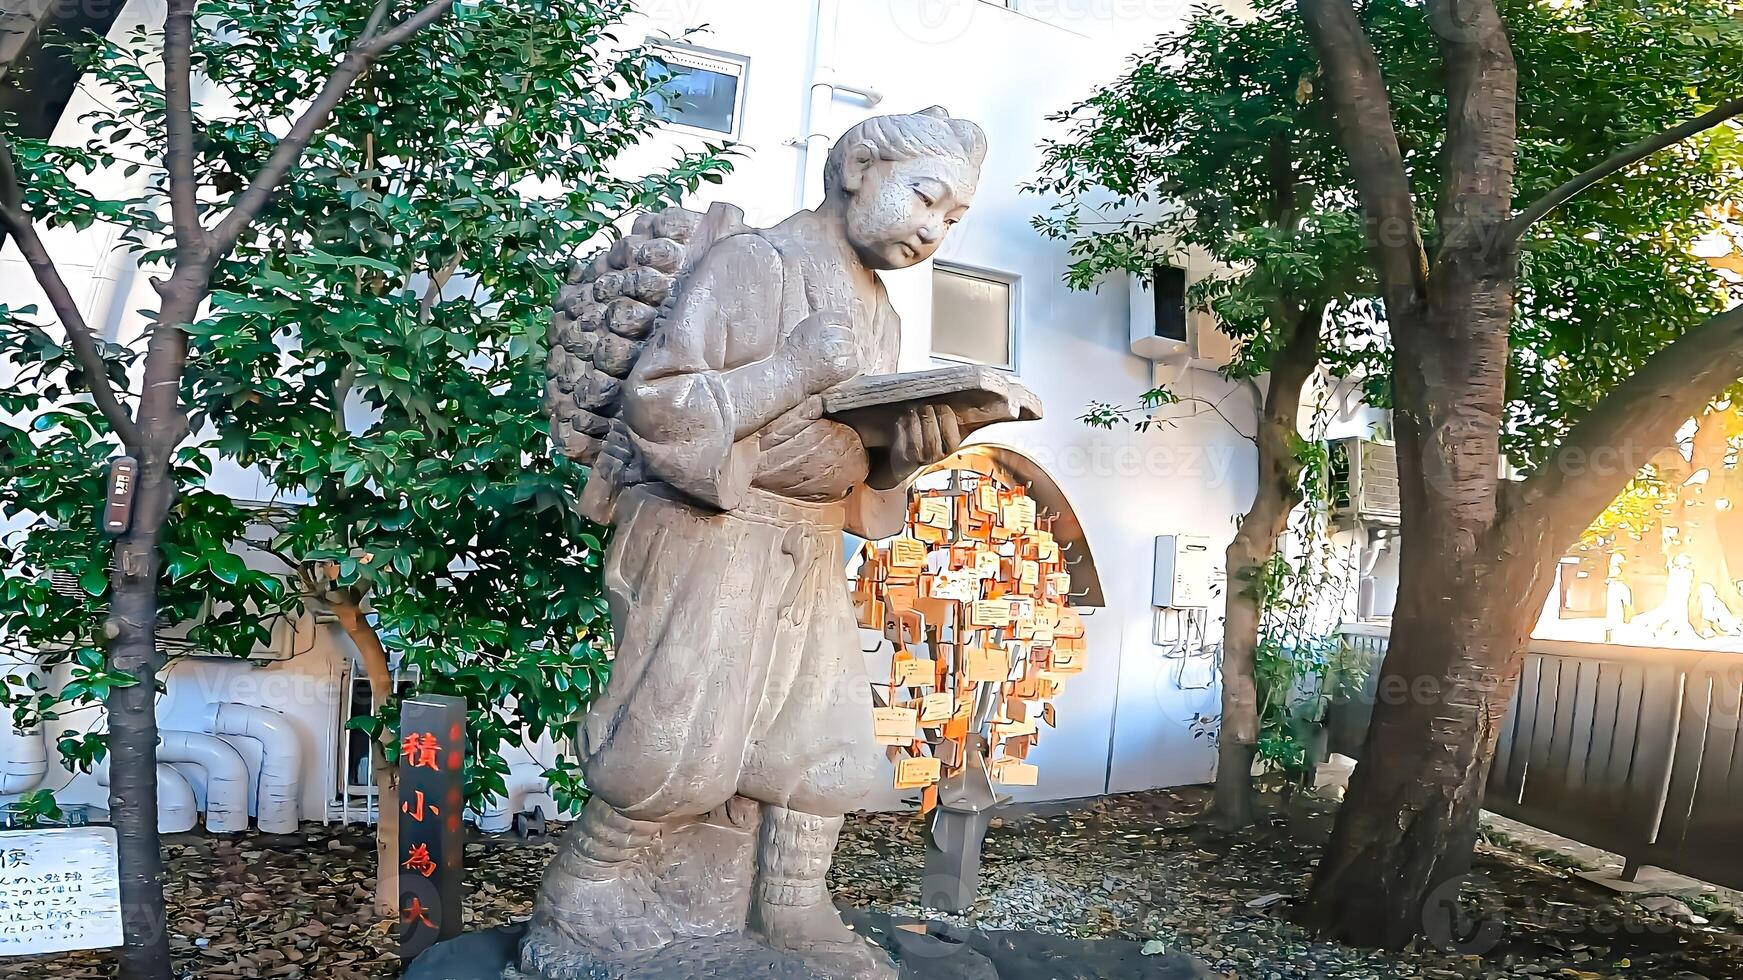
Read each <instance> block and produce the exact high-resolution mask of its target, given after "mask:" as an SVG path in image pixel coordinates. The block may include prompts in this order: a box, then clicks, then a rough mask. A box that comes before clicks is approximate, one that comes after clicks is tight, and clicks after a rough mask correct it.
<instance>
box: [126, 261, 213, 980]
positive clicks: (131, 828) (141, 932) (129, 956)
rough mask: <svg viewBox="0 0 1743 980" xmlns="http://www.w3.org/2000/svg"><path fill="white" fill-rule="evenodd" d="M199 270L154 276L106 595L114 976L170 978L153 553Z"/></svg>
mask: <svg viewBox="0 0 1743 980" xmlns="http://www.w3.org/2000/svg"><path fill="white" fill-rule="evenodd" d="M204 276H205V274H204V273H200V272H190V271H184V270H183V269H181V268H178V269H177V271H176V272H175V273H174V274H172V275H171V276H170V279H169V281H167V282H163V283H158V284H156V285H157V288H158V294H159V296H160V297H161V298H162V305H161V306H160V307H159V309H158V315H157V317H156V318H155V322H154V326H153V328H152V331H151V342H150V344H149V347H148V350H147V353H146V361H145V387H144V391H143V394H142V395H141V396H140V400H139V416H138V428H139V434H140V441H141V443H142V445H140V446H138V447H134V448H135V451H136V452H137V453H138V454H139V457H140V459H139V476H138V481H139V482H138V485H137V489H136V491H135V493H136V497H135V501H134V510H133V515H134V516H133V526H132V527H131V528H130V529H129V530H128V531H127V533H126V534H125V535H123V536H122V537H121V539H120V540H119V541H117V542H116V543H115V566H114V568H113V569H112V570H111V579H110V597H109V603H110V606H109V616H110V623H109V628H108V632H109V650H108V652H109V662H110V664H111V665H113V666H114V667H115V668H116V669H118V670H123V671H126V672H127V673H129V674H131V675H132V676H133V677H134V679H135V680H137V681H138V683H136V684H133V685H131V686H128V687H119V688H115V689H114V690H112V691H110V692H109V696H108V698H107V699H106V700H105V706H106V708H107V709H108V714H109V756H110V759H109V816H110V822H111V823H113V824H114V826H115V831H116V835H117V837H118V840H119V846H118V853H117V860H118V863H119V865H120V874H121V907H122V911H123V921H124V924H125V926H126V929H125V943H124V945H123V946H122V948H121V957H120V958H121V973H120V976H121V980H170V969H171V963H170V955H169V934H168V932H167V930H166V929H165V923H164V902H163V852H162V850H161V843H160V841H159V839H158V833H157V715H156V707H157V670H158V666H159V659H160V658H159V656H158V652H157V585H158V572H159V569H160V568H161V565H162V555H161V553H160V552H159V550H158V547H159V544H160V542H161V541H162V538H163V529H164V525H165V524H166V523H167V522H168V520H169V517H170V508H171V506H172V505H173V503H174V499H175V486H174V483H173V482H172V481H173V479H174V475H173V473H172V472H171V461H172V460H173V458H174V455H175V450H176V447H177V446H178V445H180V443H181V441H182V439H183V438H184V437H185V436H186V435H187V431H188V420H187V415H186V414H185V413H184V412H183V411H182V406H181V380H182V370H183V368H184V367H185V366H186V364H187V357H188V337H187V333H186V332H185V331H183V330H182V325H183V324H186V323H190V322H192V320H193V318H194V314H195V312H196V311H197V310H198V309H199V306H200V302H201V301H202V299H203V298H204V296H205V288H204V284H203V283H204Z"/></svg>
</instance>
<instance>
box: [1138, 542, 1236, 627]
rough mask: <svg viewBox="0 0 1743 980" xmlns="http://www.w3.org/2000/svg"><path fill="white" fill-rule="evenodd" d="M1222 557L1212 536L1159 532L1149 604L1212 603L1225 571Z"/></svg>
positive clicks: (1183, 605)
mask: <svg viewBox="0 0 1743 980" xmlns="http://www.w3.org/2000/svg"><path fill="white" fill-rule="evenodd" d="M1220 557H1221V556H1220V555H1218V554H1217V552H1216V550H1215V549H1213V548H1212V547H1211V544H1210V539H1209V538H1206V537H1200V536H1199V535H1196V534H1163V535H1159V536H1158V537H1157V538H1156V576H1155V578H1154V580H1153V581H1152V584H1151V587H1150V588H1151V596H1150V604H1151V605H1153V606H1158V607H1160V608H1163V609H1203V608H1205V607H1207V606H1209V605H1210V604H1211V600H1212V599H1213V598H1214V596H1213V593H1214V592H1215V590H1216V582H1217V579H1218V578H1219V577H1220V576H1219V574H1218V573H1219V572H1221V570H1222V568H1221V564H1220V562H1219V559H1220Z"/></svg>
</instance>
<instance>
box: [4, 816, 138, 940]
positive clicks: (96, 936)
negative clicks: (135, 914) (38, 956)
mask: <svg viewBox="0 0 1743 980" xmlns="http://www.w3.org/2000/svg"><path fill="white" fill-rule="evenodd" d="M117 868H118V866H117V864H116V861H115V828H113V827H66V828H59V829H55V830H8V831H4V832H0V956H23V955H27V954H31V953H58V952H63V951H65V950H72V949H103V948H107V947H110V946H119V945H121V885H120V875H119V871H118V870H117Z"/></svg>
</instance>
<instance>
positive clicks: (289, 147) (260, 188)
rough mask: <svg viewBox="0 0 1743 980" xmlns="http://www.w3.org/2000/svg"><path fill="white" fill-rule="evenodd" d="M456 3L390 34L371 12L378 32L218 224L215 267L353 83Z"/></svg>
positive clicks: (361, 43) (433, 2) (433, 3)
mask: <svg viewBox="0 0 1743 980" xmlns="http://www.w3.org/2000/svg"><path fill="white" fill-rule="evenodd" d="M179 2H188V0H179ZM454 3H455V0H430V2H429V3H428V4H426V5H425V6H424V7H423V8H421V9H420V10H418V12H417V13H415V14H413V15H412V16H410V17H408V18H406V19H405V20H404V21H401V22H400V23H399V24H397V25H395V26H394V27H393V28H392V29H390V30H388V31H386V32H380V31H379V23H378V22H377V18H376V17H375V16H374V15H371V17H370V23H371V24H374V25H375V26H376V28H377V30H375V31H373V32H367V33H365V34H364V35H363V36H361V37H360V38H358V40H357V43H356V44H354V45H352V47H351V50H349V51H347V52H346V53H345V57H344V58H343V59H341V60H340V62H339V65H338V67H336V68H334V69H333V74H332V75H330V76H329V77H328V78H327V81H326V82H325V83H323V84H322V86H321V90H320V92H319V93H317V94H316V95H315V100H314V102H312V103H310V104H309V107H308V108H307V109H305V110H304V111H303V114H302V116H301V117H299V118H298V119H297V121H296V123H295V125H293V126H292V127H291V131H290V132H289V133H287V134H285V137H284V138H283V139H281V140H279V143H278V146H277V147H275V148H274V149H273V151H272V156H271V157H269V158H268V159H267V161H266V164H265V165H264V166H262V167H261V168H260V171H259V172H258V173H256V174H255V175H254V179H253V181H251V182H250V183H249V185H248V189H247V190H244V191H243V192H242V193H241V194H240V195H239V196H238V197H237V198H236V203H235V205H234V206H233V207H232V208H231V209H230V213H229V214H227V215H225V216H224V220H223V221H221V222H219V223H218V227H217V229H216V230H214V231H213V233H212V248H211V257H210V260H209V261H210V262H211V263H212V264H213V265H215V264H216V263H217V261H218V259H220V258H222V257H223V256H225V255H228V254H229V252H230V249H231V248H233V247H234V246H235V244H236V240H237V239H238V238H240V237H241V236H242V232H243V230H244V229H246V228H247V227H248V226H249V225H250V224H251V223H253V221H254V219H255V217H256V216H258V215H259V214H260V212H261V209H263V208H265V207H266V203H267V201H269V200H271V198H272V194H273V192H274V191H276V190H277V189H278V185H279V183H280V182H281V181H283V180H284V177H285V174H287V173H289V172H290V168H291V167H293V166H295V165H296V162H297V161H298V160H299V159H301V158H302V155H303V151H304V150H306V149H308V146H309V143H310V142H311V141H313V140H314V138H315V134H316V133H317V132H319V131H320V129H321V127H322V126H324V125H326V123H327V118H328V117H329V116H331V115H332V114H333V110H334V109H335V108H337V107H338V105H339V103H340V101H341V100H342V99H344V97H345V93H346V92H347V91H348V90H349V89H350V88H351V85H352V84H353V83H354V82H356V81H357V79H358V78H359V77H361V76H362V74H363V73H364V71H366V70H367V69H368V68H369V66H370V65H372V64H374V63H375V61H376V59H378V58H380V57H381V56H382V55H384V54H386V53H387V52H389V51H391V50H393V49H394V48H396V47H398V46H399V45H401V44H403V43H405V42H406V41H407V40H409V39H410V38H412V37H413V36H414V35H416V34H417V33H418V32H420V31H422V30H424V29H425V28H428V27H429V26H431V25H432V24H434V23H436V22H437V21H439V20H441V19H442V18H443V17H445V16H447V14H448V12H449V11H450V10H452V9H453V7H454ZM381 9H382V7H381V5H379V4H378V5H377V10H378V11H379V10H381Z"/></svg>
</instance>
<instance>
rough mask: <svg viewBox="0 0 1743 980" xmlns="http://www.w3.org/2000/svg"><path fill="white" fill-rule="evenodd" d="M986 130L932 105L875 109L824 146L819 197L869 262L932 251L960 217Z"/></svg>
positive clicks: (913, 258) (886, 262)
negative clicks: (899, 110) (900, 110)
mask: <svg viewBox="0 0 1743 980" xmlns="http://www.w3.org/2000/svg"><path fill="white" fill-rule="evenodd" d="M985 158H986V134H985V133H983V132H982V131H981V128H980V127H979V126H976V125H975V124H974V123H971V122H969V121H968V120H966V119H952V118H951V117H950V114H949V113H948V112H945V111H944V110H943V109H942V108H940V107H938V106H933V107H932V108H930V109H926V110H924V111H922V112H917V113H915V114H913V115H909V116H875V117H873V118H871V119H867V120H865V121H864V122H862V123H860V124H859V125H857V126H855V127H853V128H852V129H850V130H848V131H847V132H846V134H844V135H843V136H842V137H841V139H839V140H837V141H836V143H835V145H834V146H833V147H831V148H830V150H829V160H828V162H827V163H826V164H825V165H824V169H823V188H824V197H825V200H826V201H828V202H830V203H832V204H835V205H836V206H838V207H840V208H841V210H842V213H843V214H844V215H845V216H846V223H847V237H848V240H849V241H850V242H851V243H852V244H853V247H854V250H855V251H856V252H858V253H859V257H860V260H861V261H863V262H864V263H865V264H866V265H867V266H870V267H871V268H873V269H905V268H907V267H909V266H911V265H917V264H919V263H921V262H924V261H926V260H927V259H929V258H931V257H932V253H933V252H936V251H937V250H938V245H939V243H940V242H942V241H944V235H945V233H946V232H948V231H949V230H950V227H951V226H952V225H954V224H956V222H957V221H959V220H961V218H962V215H963V213H964V212H965V211H967V210H968V205H969V202H970V201H971V200H973V198H974V191H975V185H976V184H977V183H979V181H980V165H981V161H982V160H984V159H985Z"/></svg>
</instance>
